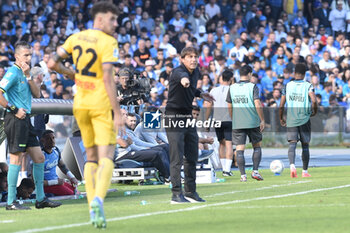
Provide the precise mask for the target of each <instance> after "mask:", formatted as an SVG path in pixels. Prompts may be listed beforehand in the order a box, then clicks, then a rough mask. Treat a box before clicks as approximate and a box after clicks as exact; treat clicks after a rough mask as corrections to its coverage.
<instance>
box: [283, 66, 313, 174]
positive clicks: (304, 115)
mask: <svg viewBox="0 0 350 233" xmlns="http://www.w3.org/2000/svg"><path fill="white" fill-rule="evenodd" d="M305 73H306V66H305V65H304V64H302V63H298V64H296V66H295V75H294V78H295V80H293V81H291V82H289V83H288V84H287V85H286V87H285V88H284V89H283V91H282V98H281V103H280V107H279V117H280V122H281V125H282V126H287V140H288V142H289V149H288V159H289V164H290V176H291V177H292V178H296V177H297V170H296V168H295V148H296V145H297V142H298V141H299V140H300V142H301V146H302V149H303V150H302V154H301V158H302V160H303V172H302V177H310V176H311V175H310V174H309V173H308V166H309V161H310V151H309V142H310V139H311V123H310V117H311V116H314V115H316V113H317V101H316V95H315V92H314V88H313V87H312V85H311V83H309V82H306V81H304V76H305ZM285 103H287V122H286V121H285V120H284V116H283V113H284V105H285Z"/></svg>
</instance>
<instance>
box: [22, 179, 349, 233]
mask: <svg viewBox="0 0 350 233" xmlns="http://www.w3.org/2000/svg"><path fill="white" fill-rule="evenodd" d="M348 187H350V184H348V185H341V186H335V187H330V188H322V189H312V190H308V191H302V192H296V193H287V194H281V195H274V196H267V197H256V198H251V199H245V200H235V201H226V202H219V203H213V204H206V205H196V206H193V207H189V208H183V209H177V210H166V211H157V212H151V213H143V214H136V215H129V216H124V217H116V218H111V219H107V222H114V221H121V220H127V219H134V218H142V217H148V216H154V215H161V214H172V213H178V212H186V211H192V210H198V209H203V208H207V207H215V206H223V205H229V204H236V203H244V202H249V201H258V200H268V199H276V198H283V197H291V196H299V195H304V194H308V193H315V192H322V191H327V190H334V189H342V188H348ZM90 224H91V223H90V222H84V223H74V224H68V225H61V226H52V227H44V228H36V229H29V230H24V231H17V233H33V232H42V231H53V230H60V229H65V228H71V227H80V226H85V225H90Z"/></svg>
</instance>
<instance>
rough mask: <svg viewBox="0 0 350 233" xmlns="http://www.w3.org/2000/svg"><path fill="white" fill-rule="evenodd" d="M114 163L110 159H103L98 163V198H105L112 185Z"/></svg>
mask: <svg viewBox="0 0 350 233" xmlns="http://www.w3.org/2000/svg"><path fill="white" fill-rule="evenodd" d="M113 169H114V163H113V161H112V160H111V159H109V158H102V159H100V160H99V161H98V168H97V173H96V194H95V196H96V197H99V198H101V199H102V200H103V199H104V198H105V196H106V194H107V190H108V188H109V186H110V184H111V178H112V174H113Z"/></svg>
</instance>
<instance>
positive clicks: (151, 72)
mask: <svg viewBox="0 0 350 233" xmlns="http://www.w3.org/2000/svg"><path fill="white" fill-rule="evenodd" d="M154 65H155V62H154V60H151V59H150V60H147V61H146V62H145V71H146V72H147V77H148V78H150V79H153V80H156V81H158V76H157V75H156V73H155V72H154V70H153V66H154Z"/></svg>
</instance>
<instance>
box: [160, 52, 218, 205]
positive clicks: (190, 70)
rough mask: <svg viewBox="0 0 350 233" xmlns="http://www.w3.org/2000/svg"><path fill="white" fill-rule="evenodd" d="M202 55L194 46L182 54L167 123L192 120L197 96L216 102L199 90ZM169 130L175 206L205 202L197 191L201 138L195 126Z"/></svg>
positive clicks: (173, 77)
mask: <svg viewBox="0 0 350 233" xmlns="http://www.w3.org/2000/svg"><path fill="white" fill-rule="evenodd" d="M197 65H198V52H197V50H196V49H195V48H193V47H187V48H184V49H183V50H182V51H181V65H180V66H179V67H177V68H175V69H174V70H173V72H172V74H171V75H170V78H169V95H168V102H167V105H166V108H165V118H166V121H171V122H173V123H178V122H180V121H185V122H186V120H187V119H191V118H192V102H193V99H194V97H195V96H196V97H201V98H203V99H204V100H206V101H209V102H211V101H213V100H214V99H213V98H212V96H211V95H210V94H208V93H201V91H200V90H198V89H196V86H197V81H198V79H199V77H200V72H199V69H198V67H197ZM171 126H172V127H170V128H166V133H167V137H168V141H169V147H170V148H169V149H170V180H171V183H172V193H173V196H172V198H171V203H172V204H181V203H188V202H193V203H195V202H204V200H203V199H202V198H200V197H199V195H198V193H197V192H196V163H197V159H198V135H197V129H196V128H195V127H188V128H185V127H179V126H178V125H177V126H174V124H171ZM182 164H183V165H184V174H185V187H184V188H185V193H184V194H185V195H183V193H182V187H181V174H180V173H181V166H182Z"/></svg>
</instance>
